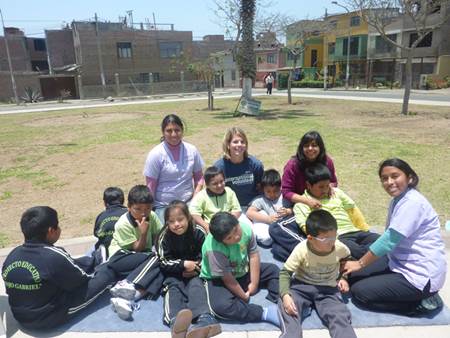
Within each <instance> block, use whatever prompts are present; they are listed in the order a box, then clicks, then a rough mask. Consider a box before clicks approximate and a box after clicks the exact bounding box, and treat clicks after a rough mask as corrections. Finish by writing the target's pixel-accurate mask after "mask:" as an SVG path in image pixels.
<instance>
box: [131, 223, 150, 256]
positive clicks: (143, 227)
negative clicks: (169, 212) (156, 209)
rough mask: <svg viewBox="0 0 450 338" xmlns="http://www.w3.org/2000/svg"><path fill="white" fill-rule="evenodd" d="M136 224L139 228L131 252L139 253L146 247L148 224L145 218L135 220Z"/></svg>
mask: <svg viewBox="0 0 450 338" xmlns="http://www.w3.org/2000/svg"><path fill="white" fill-rule="evenodd" d="M136 222H137V224H138V228H139V232H140V235H139V239H138V240H137V241H135V242H133V244H132V247H133V251H136V252H140V251H144V250H145V249H146V247H147V233H148V229H149V223H148V221H147V220H146V219H145V217H142V219H141V220H140V221H139V220H136Z"/></svg>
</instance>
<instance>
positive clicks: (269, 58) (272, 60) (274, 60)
mask: <svg viewBox="0 0 450 338" xmlns="http://www.w3.org/2000/svg"><path fill="white" fill-rule="evenodd" d="M267 63H277V55H276V54H267Z"/></svg>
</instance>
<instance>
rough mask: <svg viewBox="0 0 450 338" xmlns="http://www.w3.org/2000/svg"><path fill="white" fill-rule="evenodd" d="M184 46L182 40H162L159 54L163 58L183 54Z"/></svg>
mask: <svg viewBox="0 0 450 338" xmlns="http://www.w3.org/2000/svg"><path fill="white" fill-rule="evenodd" d="M182 51H183V46H182V44H181V42H160V43H159V55H160V57H162V58H175V57H178V56H180V55H181V52H182Z"/></svg>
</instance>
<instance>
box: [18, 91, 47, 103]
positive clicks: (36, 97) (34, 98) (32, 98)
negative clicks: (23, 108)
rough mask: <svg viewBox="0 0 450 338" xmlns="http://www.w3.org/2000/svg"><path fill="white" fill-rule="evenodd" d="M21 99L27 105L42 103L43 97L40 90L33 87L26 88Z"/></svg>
mask: <svg viewBox="0 0 450 338" xmlns="http://www.w3.org/2000/svg"><path fill="white" fill-rule="evenodd" d="M20 99H21V100H22V101H23V102H25V103H35V102H39V101H42V99H43V97H42V95H41V92H40V91H39V90H35V89H33V88H31V87H26V88H25V92H24V94H23V95H22V96H21V97H20Z"/></svg>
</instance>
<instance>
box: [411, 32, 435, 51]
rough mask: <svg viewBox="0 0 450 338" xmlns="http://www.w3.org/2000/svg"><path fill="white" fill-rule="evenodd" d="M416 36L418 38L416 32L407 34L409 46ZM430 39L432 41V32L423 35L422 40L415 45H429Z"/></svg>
mask: <svg viewBox="0 0 450 338" xmlns="http://www.w3.org/2000/svg"><path fill="white" fill-rule="evenodd" d="M417 38H418V34H417V33H411V35H410V36H409V47H411V46H412V44H413V43H414V42H416V40H417ZM432 41H433V32H429V33H428V34H427V35H425V36H424V38H423V39H422V41H420V42H419V44H418V45H417V47H418V48H419V47H431V43H432Z"/></svg>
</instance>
